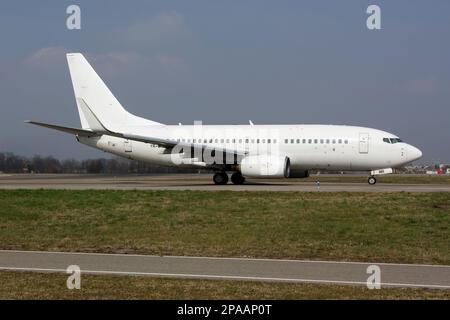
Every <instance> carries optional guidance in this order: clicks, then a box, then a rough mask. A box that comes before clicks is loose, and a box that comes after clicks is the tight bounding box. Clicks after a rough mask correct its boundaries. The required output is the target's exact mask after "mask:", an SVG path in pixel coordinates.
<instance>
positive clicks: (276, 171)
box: [239, 154, 291, 178]
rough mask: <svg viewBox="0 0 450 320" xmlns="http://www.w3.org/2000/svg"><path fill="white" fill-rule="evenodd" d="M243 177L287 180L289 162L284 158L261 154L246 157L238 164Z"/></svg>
mask: <svg viewBox="0 0 450 320" xmlns="http://www.w3.org/2000/svg"><path fill="white" fill-rule="evenodd" d="M239 166H240V171H241V173H242V175H243V176H246V177H253V178H287V177H289V175H290V167H291V164H290V160H289V158H288V157H285V156H278V155H271V154H263V155H255V156H247V157H245V158H244V159H242V161H241V163H240V165H239Z"/></svg>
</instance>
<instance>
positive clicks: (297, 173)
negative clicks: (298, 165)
mask: <svg viewBox="0 0 450 320" xmlns="http://www.w3.org/2000/svg"><path fill="white" fill-rule="evenodd" d="M290 171H291V172H290V174H289V178H308V177H309V171H308V170H298V169H291V170H290Z"/></svg>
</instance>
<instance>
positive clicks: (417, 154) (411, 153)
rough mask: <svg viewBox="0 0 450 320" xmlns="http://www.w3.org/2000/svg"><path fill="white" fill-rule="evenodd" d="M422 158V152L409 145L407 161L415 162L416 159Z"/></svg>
mask: <svg viewBox="0 0 450 320" xmlns="http://www.w3.org/2000/svg"><path fill="white" fill-rule="evenodd" d="M420 158H422V151H420V150H419V149H418V148H416V147H414V146H412V145H409V147H408V160H409V161H415V160H417V159H420Z"/></svg>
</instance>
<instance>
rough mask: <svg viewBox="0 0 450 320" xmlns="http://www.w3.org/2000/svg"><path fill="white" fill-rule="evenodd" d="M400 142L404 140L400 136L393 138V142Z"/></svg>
mask: <svg viewBox="0 0 450 320" xmlns="http://www.w3.org/2000/svg"><path fill="white" fill-rule="evenodd" d="M399 142H403V141H402V139H399V138H391V143H399Z"/></svg>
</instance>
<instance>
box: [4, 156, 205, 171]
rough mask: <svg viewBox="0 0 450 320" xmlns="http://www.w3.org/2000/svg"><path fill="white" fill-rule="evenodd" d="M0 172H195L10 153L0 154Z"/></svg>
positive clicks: (139, 163)
mask: <svg viewBox="0 0 450 320" xmlns="http://www.w3.org/2000/svg"><path fill="white" fill-rule="evenodd" d="M0 172H3V173H104V174H126V173H195V172H198V170H195V169H188V168H177V167H163V166H158V165H153V164H148V163H145V162H142V161H134V160H128V159H123V158H118V157H117V158H111V159H103V158H101V159H86V160H77V159H65V160H59V159H56V158H54V157H52V156H46V157H43V156H39V155H36V156H34V157H23V156H18V155H15V154H13V153H10V152H0Z"/></svg>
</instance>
